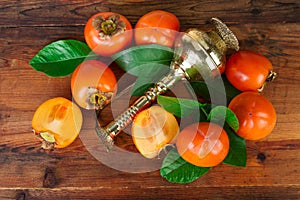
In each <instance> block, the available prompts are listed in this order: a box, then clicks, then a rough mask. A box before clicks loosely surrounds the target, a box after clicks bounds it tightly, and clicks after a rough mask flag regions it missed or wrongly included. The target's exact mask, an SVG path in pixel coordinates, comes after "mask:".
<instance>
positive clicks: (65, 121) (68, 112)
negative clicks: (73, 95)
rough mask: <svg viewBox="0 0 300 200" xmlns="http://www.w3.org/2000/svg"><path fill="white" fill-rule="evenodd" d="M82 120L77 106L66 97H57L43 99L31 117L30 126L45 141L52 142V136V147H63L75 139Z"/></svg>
mask: <svg viewBox="0 0 300 200" xmlns="http://www.w3.org/2000/svg"><path fill="white" fill-rule="evenodd" d="M82 121H83V118H82V113H81V110H80V109H79V108H78V106H76V105H75V104H74V103H72V102H71V101H70V100H68V99H65V98H62V97H57V98H53V99H50V100H47V101H45V102H44V103H42V104H41V105H40V106H39V107H38V108H37V110H36V111H35V113H34V116H33V119H32V128H33V130H34V132H35V134H37V135H39V136H40V137H41V138H42V139H43V140H46V142H49V143H53V141H52V139H53V138H54V140H55V143H54V144H53V147H55V148H64V147H66V146H68V145H70V144H71V143H72V142H73V141H74V140H75V139H76V137H77V136H78V134H79V132H80V129H81V126H82ZM50 147H51V146H50ZM44 148H47V146H44Z"/></svg>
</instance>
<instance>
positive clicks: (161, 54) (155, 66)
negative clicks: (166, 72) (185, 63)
mask: <svg viewBox="0 0 300 200" xmlns="http://www.w3.org/2000/svg"><path fill="white" fill-rule="evenodd" d="M112 58H113V59H114V61H115V62H116V63H117V64H118V66H119V67H120V68H122V69H123V70H124V71H126V72H128V73H130V74H132V75H135V76H138V77H140V76H143V77H145V76H149V75H151V74H155V73H160V72H161V70H162V69H161V66H162V65H163V66H169V65H170V63H171V60H172V58H173V49H171V48H168V47H165V46H162V45H157V44H150V45H143V46H134V47H131V48H128V49H126V50H123V51H121V52H119V53H116V54H114V55H112ZM161 74H162V73H161Z"/></svg>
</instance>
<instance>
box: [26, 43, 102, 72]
mask: <svg viewBox="0 0 300 200" xmlns="http://www.w3.org/2000/svg"><path fill="white" fill-rule="evenodd" d="M96 57H97V55H95V54H94V53H93V52H91V50H90V48H89V47H88V46H87V45H86V44H85V43H83V42H80V41H77V40H59V41H56V42H53V43H51V44H49V45H47V46H45V47H44V48H43V49H42V50H40V51H39V52H38V54H36V55H35V56H34V57H33V58H32V59H31V61H30V62H29V64H30V65H31V66H32V67H33V68H34V69H35V70H37V71H40V72H43V73H45V74H46V75H48V76H53V77H62V76H67V75H69V74H71V73H72V72H73V71H74V70H75V69H76V67H77V66H78V65H79V64H80V63H81V62H83V61H84V60H85V59H87V58H96Z"/></svg>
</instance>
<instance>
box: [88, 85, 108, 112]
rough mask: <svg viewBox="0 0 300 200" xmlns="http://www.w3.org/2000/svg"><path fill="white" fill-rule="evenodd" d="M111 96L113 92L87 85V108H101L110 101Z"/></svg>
mask: <svg viewBox="0 0 300 200" xmlns="http://www.w3.org/2000/svg"><path fill="white" fill-rule="evenodd" d="M112 96H113V92H101V91H100V90H98V89H97V88H93V87H89V88H88V98H87V105H88V106H89V109H93V108H95V109H96V110H101V109H103V108H104V106H105V105H107V104H108V103H109V102H110V101H111V98H112Z"/></svg>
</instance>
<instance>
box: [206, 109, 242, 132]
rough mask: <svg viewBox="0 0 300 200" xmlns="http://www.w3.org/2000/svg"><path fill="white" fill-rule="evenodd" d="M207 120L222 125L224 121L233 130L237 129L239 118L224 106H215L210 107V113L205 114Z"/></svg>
mask: <svg viewBox="0 0 300 200" xmlns="http://www.w3.org/2000/svg"><path fill="white" fill-rule="evenodd" d="M207 118H208V120H209V121H212V122H216V123H221V124H220V125H221V126H223V125H224V123H225V122H226V123H227V124H228V125H229V126H230V127H231V128H232V129H233V130H235V131H237V130H238V129H239V120H238V118H237V117H236V115H235V114H234V112H232V110H230V109H229V108H227V107H226V106H216V107H214V108H213V109H211V111H210V113H209V114H208V116H207Z"/></svg>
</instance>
